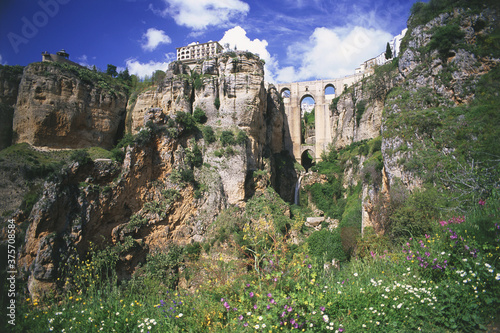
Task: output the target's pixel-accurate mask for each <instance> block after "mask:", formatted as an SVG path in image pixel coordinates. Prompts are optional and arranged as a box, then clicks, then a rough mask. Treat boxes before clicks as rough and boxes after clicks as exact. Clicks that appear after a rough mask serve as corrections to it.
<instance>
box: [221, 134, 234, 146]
mask: <svg viewBox="0 0 500 333" xmlns="http://www.w3.org/2000/svg"><path fill="white" fill-rule="evenodd" d="M220 142H221V143H222V145H223V146H229V145H234V143H235V140H234V133H233V132H231V131H222V133H221V135H220Z"/></svg>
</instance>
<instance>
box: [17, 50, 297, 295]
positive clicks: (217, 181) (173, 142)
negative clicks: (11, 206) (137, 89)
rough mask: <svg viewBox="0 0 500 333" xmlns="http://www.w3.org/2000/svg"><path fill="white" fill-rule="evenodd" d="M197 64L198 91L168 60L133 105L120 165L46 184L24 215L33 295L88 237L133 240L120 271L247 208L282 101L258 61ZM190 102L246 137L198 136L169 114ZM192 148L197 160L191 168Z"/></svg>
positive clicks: (217, 124) (69, 172) (278, 130)
mask: <svg viewBox="0 0 500 333" xmlns="http://www.w3.org/2000/svg"><path fill="white" fill-rule="evenodd" d="M203 68H205V72H203V73H204V74H201V72H200V74H201V78H203V81H202V82H203V84H202V85H201V86H199V87H197V88H198V89H195V87H194V82H193V80H192V78H190V77H188V76H187V73H188V72H187V68H186V67H184V66H182V64H180V63H174V64H172V65H170V67H169V70H168V71H167V75H166V79H165V81H164V82H163V83H162V84H161V85H160V86H159V87H157V88H156V89H153V90H150V91H147V92H144V93H143V94H141V95H139V96H138V98H137V101H136V102H135V105H130V108H131V109H130V110H131V114H130V116H131V119H132V121H133V124H134V125H133V126H132V128H133V131H134V132H135V133H139V135H137V136H136V139H135V141H134V143H133V144H131V145H130V146H129V147H128V148H126V151H125V158H124V161H123V163H116V162H111V161H109V162H102V161H101V162H94V163H90V164H87V165H78V164H73V165H72V166H71V167H70V168H68V169H66V170H64V171H63V172H62V175H61V176H59V178H58V180H56V181H52V182H50V183H49V182H48V183H46V184H45V188H44V193H43V196H42V198H41V199H40V200H39V202H38V203H37V204H36V205H35V207H34V208H33V210H32V212H31V215H30V216H29V218H28V220H29V222H30V227H29V228H28V231H27V234H26V240H25V245H24V247H23V250H22V252H21V255H20V261H19V262H20V265H22V267H23V269H24V270H25V272H26V277H28V279H29V284H28V285H29V289H30V292H31V293H32V294H33V295H36V294H39V293H41V292H43V291H44V290H47V288H52V287H54V285H55V284H56V281H57V276H58V275H59V274H60V271H59V269H60V267H61V266H60V265H62V264H63V263H65V262H67V260H69V259H68V258H67V255H66V254H67V253H70V252H72V251H76V252H78V253H80V254H84V252H85V251H86V250H87V248H88V244H89V242H93V243H94V244H97V245H98V246H99V245H105V244H106V245H109V244H118V243H127V242H130V240H131V239H132V240H133V244H134V248H133V251H131V252H130V253H129V255H125V256H123V257H122V258H121V260H120V267H119V271H120V274H121V275H123V276H126V275H130V274H131V272H133V271H134V269H135V267H136V266H137V263H139V262H142V261H143V260H144V257H145V255H146V254H147V253H148V252H150V251H155V250H157V249H161V248H164V247H165V246H166V245H167V244H169V243H176V244H188V243H191V242H193V241H195V242H199V241H203V240H204V239H205V237H206V231H207V228H208V226H209V225H210V224H211V223H212V222H213V221H214V220H215V218H216V217H217V216H218V215H219V213H220V211H221V210H223V209H225V208H227V207H228V205H238V206H240V207H243V206H245V200H246V199H247V198H248V197H249V196H251V195H252V193H253V192H252V191H255V188H257V187H258V184H257V185H256V184H253V183H252V182H253V181H254V177H253V171H255V170H257V169H264V168H266V170H270V168H269V164H267V162H265V161H270V160H272V158H273V155H279V154H280V153H282V152H283V150H284V142H285V134H284V133H285V132H286V131H285V129H284V124H285V123H284V114H283V106H282V105H281V104H280V100H279V98H278V95H277V92H276V91H275V89H274V90H273V91H272V92H271V93H270V94H269V95H268V93H267V91H266V89H265V88H264V82H263V69H262V68H263V67H262V63H261V62H260V60H258V59H250V58H249V56H247V55H246V54H243V53H242V54H238V61H236V60H235V59H233V58H229V57H224V56H221V57H220V58H217V59H216V60H211V61H206V65H205V64H204V66H202V68H201V69H202V70H203ZM196 70H200V68H198V69H196ZM214 88H216V89H214ZM216 98H217V99H218V100H220V106H219V108H217V107H216V105H214V101H215V99H216ZM268 100H269V103H270V105H269V107H268ZM209 103H211V104H210V105H213V108H211V107H208V105H209ZM196 107H200V108H202V109H203V110H204V111H205V112H206V114H207V118H208V121H207V125H209V126H213V127H214V128H215V130H216V132H221V131H223V130H225V131H228V130H229V131H233V133H237V132H238V131H244V132H245V133H246V134H247V137H248V139H247V141H246V142H240V143H238V144H234V145H231V146H224V145H223V144H222V142H220V141H219V140H217V141H216V142H205V140H204V139H203V136H202V135H201V133H200V132H199V130H198V129H186V128H184V127H183V125H182V123H179V122H177V121H176V118H177V117H176V111H183V112H187V113H191V112H192V111H193V110H194V109H195V108H196ZM195 150H198V151H201V153H200V154H201V158H202V162H199V163H196V166H195V165H194V164H193V162H192V156H193V154H194V153H193V152H194V151H195ZM271 163H272V162H271ZM292 168H293V165H292ZM282 183H284V182H282ZM283 188H285V186H284V185H283ZM290 192H292V191H291V190H290Z"/></svg>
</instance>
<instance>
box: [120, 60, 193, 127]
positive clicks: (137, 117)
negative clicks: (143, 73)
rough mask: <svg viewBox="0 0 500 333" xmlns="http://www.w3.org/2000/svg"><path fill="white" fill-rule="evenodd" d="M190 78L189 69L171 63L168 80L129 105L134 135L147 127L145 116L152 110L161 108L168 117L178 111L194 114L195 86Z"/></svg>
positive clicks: (167, 72)
mask: <svg viewBox="0 0 500 333" xmlns="http://www.w3.org/2000/svg"><path fill="white" fill-rule="evenodd" d="M189 76H190V70H189V67H187V66H186V65H183V64H182V63H181V62H173V63H170V64H169V66H168V69H167V71H166V78H165V80H164V81H163V82H162V83H161V84H160V85H159V86H158V87H153V88H151V89H148V90H147V91H145V92H143V93H141V94H139V96H137V100H136V101H134V102H131V103H129V106H128V109H129V110H130V111H129V112H130V115H131V129H132V133H134V134H135V133H137V132H138V131H139V130H140V129H141V127H143V126H144V125H145V123H144V115H145V114H146V112H147V111H148V110H149V109H151V108H161V109H162V112H163V113H165V114H167V115H172V114H174V113H175V112H177V111H182V112H188V113H192V110H191V100H192V94H193V85H192V80H190V79H189Z"/></svg>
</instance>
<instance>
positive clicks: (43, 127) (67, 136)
mask: <svg viewBox="0 0 500 333" xmlns="http://www.w3.org/2000/svg"><path fill="white" fill-rule="evenodd" d="M82 71H90V70H87V69H82ZM126 103H127V97H126V95H125V94H124V93H123V92H121V91H119V90H113V89H110V87H108V86H106V85H105V82H99V83H98V82H88V81H84V80H83V79H82V78H80V77H78V76H77V75H76V74H75V73H73V72H72V71H69V70H66V69H64V68H62V67H60V66H56V65H55V64H51V63H33V64H30V65H29V66H27V67H26V68H25V70H24V74H23V78H22V80H21V83H20V86H19V96H18V99H17V104H16V107H15V113H14V125H13V126H14V132H15V135H14V142H15V143H20V142H27V143H30V144H32V145H34V146H46V147H51V148H84V147H92V146H100V147H104V148H111V147H112V146H113V144H114V140H115V138H116V135H117V130H118V128H119V125H120V122H121V121H122V118H123V117H124V112H125V107H126Z"/></svg>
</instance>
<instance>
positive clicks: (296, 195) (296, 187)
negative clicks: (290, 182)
mask: <svg viewBox="0 0 500 333" xmlns="http://www.w3.org/2000/svg"><path fill="white" fill-rule="evenodd" d="M301 179H302V176H300V177H299V180H297V183H296V184H295V197H294V200H293V203H294V204H296V205H297V206H299V205H300V200H299V194H300V180H301Z"/></svg>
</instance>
